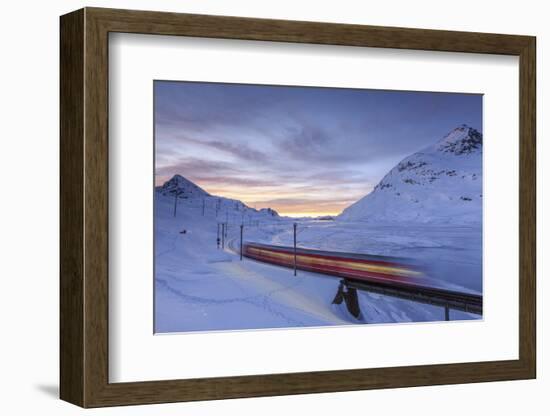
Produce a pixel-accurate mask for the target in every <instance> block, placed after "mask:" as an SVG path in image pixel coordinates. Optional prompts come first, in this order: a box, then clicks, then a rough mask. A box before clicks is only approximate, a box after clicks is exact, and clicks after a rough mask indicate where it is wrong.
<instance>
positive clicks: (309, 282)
mask: <svg viewBox="0 0 550 416" xmlns="http://www.w3.org/2000/svg"><path fill="white" fill-rule="evenodd" d="M173 205H174V198H173V197H171V196H164V195H162V194H160V193H157V195H156V206H155V214H156V215H155V331H156V332H187V331H214V330H237V329H261V328H287V327H311V326H324V325H346V324H357V323H388V322H411V321H438V320H442V319H443V317H444V315H443V310H442V308H440V307H433V306H429V305H422V304H418V303H415V302H410V301H405V300H400V299H395V298H391V297H386V296H381V295H376V294H369V293H365V292H359V301H360V305H361V310H362V313H363V319H361V320H359V321H358V320H357V319H355V318H354V317H352V316H351V315H350V314H349V313H348V312H347V310H346V308H345V306H344V305H343V304H342V305H332V304H331V302H332V299H333V298H334V295H335V294H336V291H337V288H338V283H339V280H340V279H338V278H334V277H330V276H326V275H322V274H315V273H308V272H303V271H298V276H297V277H295V276H294V275H293V272H292V270H290V269H285V268H281V267H277V266H274V265H269V264H264V263H259V262H256V261H253V260H250V259H246V258H245V259H243V261H240V260H239V256H238V254H237V253H236V252H235V251H234V250H235V248H236V247H238V239H239V225H240V218H241V217H240V216H239V215H237V214H235V213H233V215H230V214H229V213H228V214H227V217H228V218H229V219H230V220H229V227H228V238H227V244H226V247H225V250H222V249H221V248H220V249H218V248H217V244H216V237H217V222H218V221H221V222H223V221H225V219H226V214H225V212H223V211H220V212H218V216H217V218H216V211H215V209H213V208H211V209H206V210H205V213H204V216H203V215H202V200H201V199H189V200H180V201H178V209H177V217H174V216H173ZM231 219H233V220H234V221H232V220H231ZM293 222H294V221H293V220H292V219H289V218H282V217H279V218H273V217H271V216H269V217H268V216H265V215H260V214H258V215H256V216H255V217H253V218H252V219H251V220H250V221H249V222H248V224H247V223H246V222H245V226H244V239H245V240H249V241H258V242H266V243H272V244H281V245H289V244H290V242H291V240H292V224H293ZM183 230H186V232H185V234H182V233H181V231H183ZM472 231H473V230H471V229H468V228H460V227H434V228H430V227H426V226H423V227H418V228H415V229H412V228H406V232H405V231H404V229H402V228H400V227H393V228H392V227H373V226H372V225H366V224H364V223H359V224H356V223H340V222H335V221H314V220H311V221H307V220H302V221H300V222H299V224H298V245H299V246H301V247H309V248H321V249H327V250H336V251H350V252H369V253H372V254H387V255H399V256H406V257H416V258H427V253H429V254H431V255H433V257H436V258H439V259H442V260H445V261H446V260H448V261H449V262H450V263H446V262H445V261H444V262H442V264H445V265H446V266H447V267H448V269H449V270H453V271H456V270H460V269H463V270H466V272H464V273H462V274H458V277H457V278H460V277H464V278H465V277H468V279H465V280H464V279H463V280H454V278H452V277H450V275H444V276H441V277H444V278H445V279H443V280H444V281H445V280H446V281H447V284H446V286H449V287H454V288H457V287H460V288H463V289H464V288H466V289H470V290H473V291H479V289H480V288H479V287H477V286H476V285H477V282H478V280H479V279H478V278H479V276H478V277H477V278H476V277H474V276H473V275H472V270H475V271H476V273H481V271H480V270H478V269H480V264H479V263H477V264H476V262H475V261H474V260H475V259H474V257H475V253H476V244H477V245H479V244H480V241H481V239H480V236H479V238H478V239H476V237H475V234H472ZM460 244H461V245H462V246H459V245H460ZM428 257H429V256H428ZM457 282H459V283H460V284H459V285H457ZM443 283H444V282H443ZM475 318H478V317H477V316H476V315H469V314H465V313H461V312H457V311H451V319H475Z"/></svg>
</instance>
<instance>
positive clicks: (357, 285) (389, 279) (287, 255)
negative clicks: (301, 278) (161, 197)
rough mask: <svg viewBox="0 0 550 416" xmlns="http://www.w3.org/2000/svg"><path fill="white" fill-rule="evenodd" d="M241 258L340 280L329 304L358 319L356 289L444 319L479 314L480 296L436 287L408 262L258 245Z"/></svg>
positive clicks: (248, 247)
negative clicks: (432, 310) (434, 309)
mask: <svg viewBox="0 0 550 416" xmlns="http://www.w3.org/2000/svg"><path fill="white" fill-rule="evenodd" d="M243 256H245V257H248V258H251V259H254V260H257V261H261V262H265V263H270V264H275V265H278V266H282V267H288V268H295V269H297V270H304V271H310V272H315V273H322V274H327V275H331V276H334V277H337V278H341V281H340V285H339V288H338V292H337V293H336V296H335V298H334V301H333V303H342V302H345V303H346V306H347V308H348V310H349V311H350V313H351V314H352V315H354V316H355V317H359V316H360V309H359V303H358V299H357V290H364V291H368V292H373V293H379V294H382V295H386V296H392V297H397V298H401V299H407V300H411V301H415V302H419V303H424V304H430V305H435V306H441V307H443V308H444V309H445V319H446V320H449V310H450V309H455V310H459V311H463V312H469V313H474V314H478V315H482V313H483V297H482V296H481V295H478V294H473V293H468V292H460V291H455V290H448V289H445V288H441V287H438V285H437V281H435V280H434V279H432V278H430V276H428V275H427V273H426V272H425V270H424V269H423V268H422V266H421V265H420V264H418V263H416V262H414V261H412V260H409V259H402V258H397V257H388V256H374V255H366V254H357V253H338V252H329V251H321V250H311V249H303V248H296V249H294V248H293V247H283V246H274V245H268V244H260V243H251V242H245V243H243Z"/></svg>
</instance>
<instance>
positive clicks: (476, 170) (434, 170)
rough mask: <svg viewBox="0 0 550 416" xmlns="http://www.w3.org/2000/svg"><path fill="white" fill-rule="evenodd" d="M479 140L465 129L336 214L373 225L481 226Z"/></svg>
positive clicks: (475, 133) (408, 160)
mask: <svg viewBox="0 0 550 416" xmlns="http://www.w3.org/2000/svg"><path fill="white" fill-rule="evenodd" d="M482 156H483V137H482V135H481V133H480V132H478V131H477V130H475V129H473V128H471V127H469V126H467V125H462V126H460V127H457V128H456V129H454V130H453V131H451V132H450V133H449V134H447V135H446V136H445V137H443V139H441V140H439V141H438V142H436V143H435V144H433V145H430V146H428V147H426V148H424V149H422V150H420V151H419V152H417V153H414V154H413V155H411V156H409V157H407V158H405V159H403V160H402V161H401V162H400V163H398V164H397V166H395V167H394V168H393V169H391V170H390V171H389V172H388V173H387V174H386V176H384V178H383V179H382V180H381V181H380V183H379V184H378V185H376V187H375V188H374V190H373V191H372V192H371V193H369V194H368V195H366V196H365V197H363V198H362V199H360V200H359V201H357V202H355V203H354V204H352V205H350V206H349V207H348V208H346V209H345V210H344V211H343V212H342V213H341V214H340V215H339V216H338V220H343V221H369V222H371V221H372V222H377V223H395V222H417V223H452V224H476V223H481V217H482V197H483V193H482V182H483V180H482V179H483V178H482Z"/></svg>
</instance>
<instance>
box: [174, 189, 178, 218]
mask: <svg viewBox="0 0 550 416" xmlns="http://www.w3.org/2000/svg"><path fill="white" fill-rule="evenodd" d="M177 209H178V190H177V189H176V190H175V191H174V217H175V216H176V212H177Z"/></svg>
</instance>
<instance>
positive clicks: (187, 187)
mask: <svg viewBox="0 0 550 416" xmlns="http://www.w3.org/2000/svg"><path fill="white" fill-rule="evenodd" d="M157 190H158V192H160V193H161V194H162V195H172V196H174V194H175V193H176V192H177V193H178V196H179V197H180V198H205V197H208V196H210V194H209V193H208V192H206V191H205V190H204V189H202V188H201V187H200V186H198V185H195V184H194V183H193V182H191V181H190V180H188V179H186V178H184V177H183V176H181V175H177V174H176V175H174V176H172V178H171V179H170V180H169V181H166V182H164V184H163V185H162V186H159V187H157Z"/></svg>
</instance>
